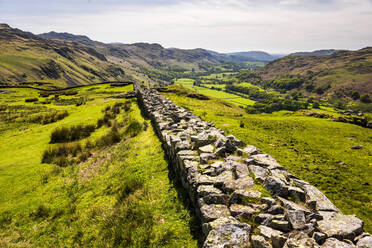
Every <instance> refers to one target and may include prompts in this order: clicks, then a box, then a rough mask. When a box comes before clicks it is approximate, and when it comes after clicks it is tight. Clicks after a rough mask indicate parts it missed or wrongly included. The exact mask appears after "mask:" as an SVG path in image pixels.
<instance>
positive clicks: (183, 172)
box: [134, 84, 372, 248]
mask: <svg viewBox="0 0 372 248" xmlns="http://www.w3.org/2000/svg"><path fill="white" fill-rule="evenodd" d="M134 87H135V91H136V94H137V98H138V101H139V104H140V106H141V108H142V110H143V112H144V113H145V114H146V115H147V116H148V117H149V118H150V119H151V120H152V123H153V126H154V128H155V130H156V132H157V134H158V136H159V138H160V139H161V141H162V143H163V148H164V150H165V152H166V154H167V156H168V158H169V163H170V166H171V168H172V169H173V170H174V172H175V173H176V175H177V176H178V177H179V179H180V181H181V182H182V185H183V187H184V188H185V189H186V191H187V192H188V194H189V197H190V199H191V201H192V203H193V206H194V207H195V211H196V213H197V215H198V216H199V218H200V220H201V223H202V230H203V234H204V237H205V241H204V243H203V247H204V248H207V247H221V248H222V247H274V248H277V247H287V248H289V247H291V248H292V247H345V248H346V247H359V248H361V247H363V248H365V247H372V237H371V236H370V235H369V234H368V233H365V232H364V231H363V222H362V221H361V220H360V219H358V218H357V217H356V216H354V215H343V214H342V213H341V212H340V210H339V209H337V207H336V206H335V205H334V204H332V202H330V201H329V200H328V198H327V197H326V196H325V195H324V194H322V193H321V192H320V191H319V190H318V189H317V188H316V187H314V186H311V185H310V184H309V183H308V182H306V181H303V180H301V179H300V178H298V177H296V176H294V175H292V174H291V173H289V172H288V171H287V170H286V168H284V167H283V166H282V165H280V164H279V163H278V162H277V161H276V160H275V159H274V158H273V157H272V156H270V155H267V154H263V153H262V152H261V151H260V150H259V149H258V148H256V147H254V146H251V145H246V144H245V143H244V142H242V141H241V140H239V139H237V138H235V137H234V136H233V135H229V136H226V135H225V133H224V131H222V130H220V129H217V128H216V127H215V126H214V125H213V124H212V123H209V122H205V121H203V120H202V119H201V118H200V117H198V116H195V115H194V114H193V113H191V112H190V111H188V110H186V109H184V108H181V107H178V106H176V105H175V104H173V103H172V102H171V101H170V100H169V99H167V98H164V97H162V96H160V95H159V94H158V92H157V91H156V90H155V89H148V88H145V87H142V86H139V85H138V84H135V85H134ZM265 192H269V194H268V193H265Z"/></svg>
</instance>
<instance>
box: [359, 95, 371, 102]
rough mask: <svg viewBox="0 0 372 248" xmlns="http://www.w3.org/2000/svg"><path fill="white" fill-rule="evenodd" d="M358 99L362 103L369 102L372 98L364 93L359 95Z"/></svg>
mask: <svg viewBox="0 0 372 248" xmlns="http://www.w3.org/2000/svg"><path fill="white" fill-rule="evenodd" d="M360 101H361V102H363V103H371V102H372V100H371V98H370V97H369V95H368V94H364V95H362V96H361V97H360Z"/></svg>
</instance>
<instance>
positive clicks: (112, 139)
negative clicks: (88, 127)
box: [96, 129, 121, 147]
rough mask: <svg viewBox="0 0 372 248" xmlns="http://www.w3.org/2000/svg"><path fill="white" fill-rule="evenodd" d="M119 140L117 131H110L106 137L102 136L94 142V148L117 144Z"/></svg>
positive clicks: (119, 136)
mask: <svg viewBox="0 0 372 248" xmlns="http://www.w3.org/2000/svg"><path fill="white" fill-rule="evenodd" d="M120 140H121V135H120V133H119V132H118V131H117V130H113V129H111V130H110V132H108V133H107V134H106V135H103V136H102V137H101V138H99V139H98V140H97V142H96V146H98V147H105V146H110V145H113V144H116V143H118V142H119V141H120Z"/></svg>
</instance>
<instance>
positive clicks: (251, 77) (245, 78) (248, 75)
mask: <svg viewBox="0 0 372 248" xmlns="http://www.w3.org/2000/svg"><path fill="white" fill-rule="evenodd" d="M236 77H237V78H238V79H239V80H240V81H241V82H252V81H261V76H260V75H258V74H257V73H256V72H253V71H242V72H240V73H239V74H238V75H237V76H236Z"/></svg>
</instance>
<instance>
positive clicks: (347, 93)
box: [259, 47, 372, 100]
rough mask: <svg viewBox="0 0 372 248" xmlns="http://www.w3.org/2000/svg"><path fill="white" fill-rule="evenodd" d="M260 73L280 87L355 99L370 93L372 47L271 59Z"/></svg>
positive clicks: (371, 92)
mask: <svg viewBox="0 0 372 248" xmlns="http://www.w3.org/2000/svg"><path fill="white" fill-rule="evenodd" d="M259 74H260V76H261V78H262V80H263V81H266V82H268V81H269V82H270V81H271V83H269V84H271V86H274V87H275V86H276V87H277V88H279V89H281V90H292V91H297V92H301V93H302V94H304V95H312V96H316V97H322V98H328V99H329V98H332V97H337V98H349V99H351V100H358V99H359V97H360V96H361V95H362V94H367V95H368V94H369V95H371V94H372V48H371V47H366V48H363V49H360V50H357V51H336V52H334V53H332V54H330V55H323V56H319V55H318V56H317V55H311V56H301V55H290V56H286V57H283V58H281V59H278V60H275V61H273V62H270V63H269V64H267V65H266V66H265V67H264V68H262V69H261V70H260V71H259ZM273 81H274V82H273Z"/></svg>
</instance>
